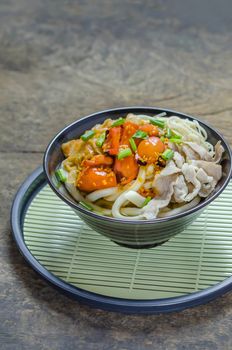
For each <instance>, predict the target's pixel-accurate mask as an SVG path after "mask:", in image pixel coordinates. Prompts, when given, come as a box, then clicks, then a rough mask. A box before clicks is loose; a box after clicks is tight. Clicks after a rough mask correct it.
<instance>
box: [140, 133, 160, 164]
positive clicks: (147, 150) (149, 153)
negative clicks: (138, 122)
mask: <svg viewBox="0 0 232 350" xmlns="http://www.w3.org/2000/svg"><path fill="white" fill-rule="evenodd" d="M164 150H165V145H164V143H163V142H162V141H161V140H160V138H159V137H155V136H152V137H149V139H147V140H143V141H141V142H140V144H139V146H138V149H137V153H138V155H139V157H140V158H142V159H143V160H144V161H145V162H147V163H148V164H151V163H155V162H156V161H157V159H158V157H159V155H160V153H163V152H164Z"/></svg>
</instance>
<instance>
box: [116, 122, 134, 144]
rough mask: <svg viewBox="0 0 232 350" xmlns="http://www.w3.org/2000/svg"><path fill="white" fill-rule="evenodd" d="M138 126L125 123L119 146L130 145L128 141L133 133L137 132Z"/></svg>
mask: <svg viewBox="0 0 232 350" xmlns="http://www.w3.org/2000/svg"><path fill="white" fill-rule="evenodd" d="M138 127H139V126H138V125H137V124H134V123H132V122H130V121H126V122H125V123H124V124H123V126H122V129H123V131H122V137H121V141H120V144H121V145H127V146H129V145H130V142H129V139H130V138H131V137H132V136H133V135H134V133H135V132H136V131H137V130H138Z"/></svg>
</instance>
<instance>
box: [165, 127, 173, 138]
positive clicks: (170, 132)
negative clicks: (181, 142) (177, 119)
mask: <svg viewBox="0 0 232 350" xmlns="http://www.w3.org/2000/svg"><path fill="white" fill-rule="evenodd" d="M165 136H166V137H167V138H168V139H170V138H171V137H172V136H173V133H172V130H171V129H170V128H167V131H166V135H165Z"/></svg>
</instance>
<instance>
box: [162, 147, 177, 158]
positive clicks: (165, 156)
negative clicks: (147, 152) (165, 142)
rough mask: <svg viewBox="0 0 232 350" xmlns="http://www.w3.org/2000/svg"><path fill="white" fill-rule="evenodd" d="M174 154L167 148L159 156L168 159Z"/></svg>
mask: <svg viewBox="0 0 232 350" xmlns="http://www.w3.org/2000/svg"><path fill="white" fill-rule="evenodd" d="M173 156H174V152H173V151H172V150H171V149H169V148H167V149H166V150H165V151H164V152H163V153H162V154H161V157H162V158H163V159H164V160H170V159H172V157H173Z"/></svg>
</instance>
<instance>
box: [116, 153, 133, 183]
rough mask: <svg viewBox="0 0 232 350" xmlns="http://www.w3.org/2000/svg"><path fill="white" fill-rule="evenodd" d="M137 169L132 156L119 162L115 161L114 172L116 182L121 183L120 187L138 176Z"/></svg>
mask: <svg viewBox="0 0 232 350" xmlns="http://www.w3.org/2000/svg"><path fill="white" fill-rule="evenodd" d="M138 169H139V167H138V164H137V163H136V160H135V157H134V155H132V156H129V157H126V158H123V159H121V160H119V159H115V163H114V172H115V174H116V177H117V180H118V182H121V184H122V185H125V184H127V183H129V182H130V181H132V180H134V179H135V178H136V176H137V174H138Z"/></svg>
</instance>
